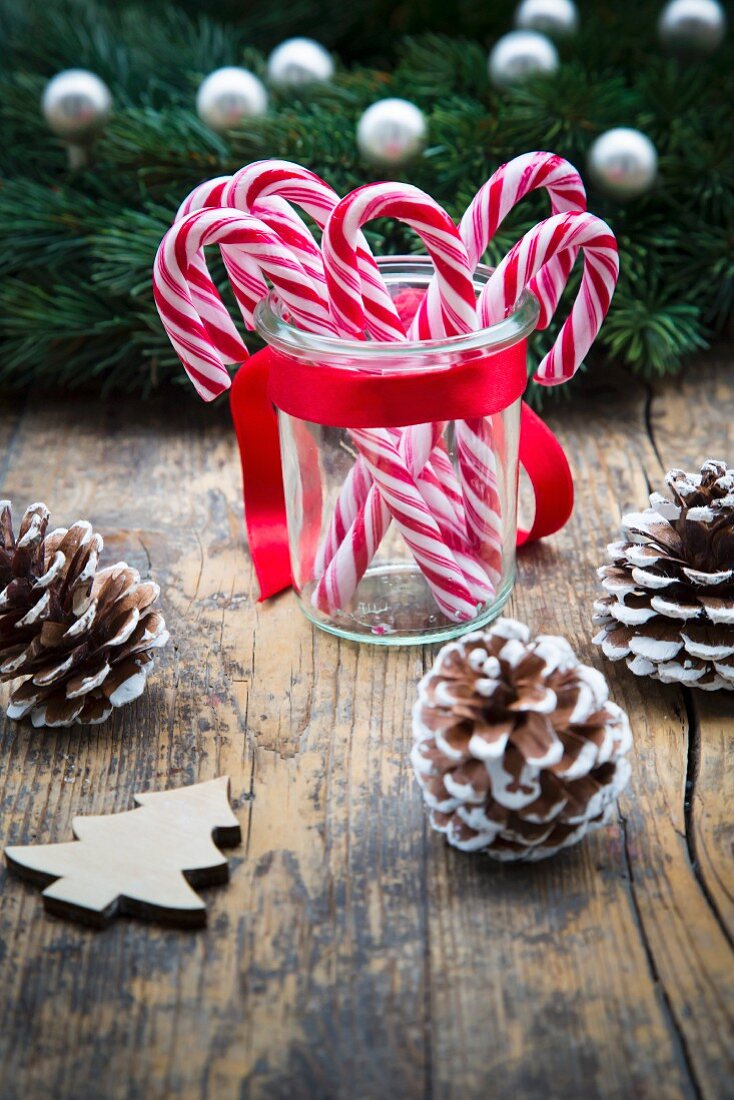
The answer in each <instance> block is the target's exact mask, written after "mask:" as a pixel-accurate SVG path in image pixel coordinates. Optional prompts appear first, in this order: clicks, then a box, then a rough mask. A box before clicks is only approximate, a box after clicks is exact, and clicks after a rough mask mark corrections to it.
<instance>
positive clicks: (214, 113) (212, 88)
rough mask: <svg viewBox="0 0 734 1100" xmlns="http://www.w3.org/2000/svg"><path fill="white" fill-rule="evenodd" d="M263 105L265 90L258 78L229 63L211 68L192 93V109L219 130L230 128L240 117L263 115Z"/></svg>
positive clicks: (266, 100) (221, 131)
mask: <svg viewBox="0 0 734 1100" xmlns="http://www.w3.org/2000/svg"><path fill="white" fill-rule="evenodd" d="M267 107H268V93H267V92H266V91H265V86H264V84H263V83H262V81H261V80H258V78H257V77H256V76H255V75H254V74H253V73H251V72H248V71H247V69H238V68H235V67H234V66H232V65H227V66H225V67H224V68H223V69H215V71H214V72H213V73H210V74H209V76H208V77H207V78H206V80H204V81H202V83H201V84H200V85H199V90H198V92H197V93H196V113H197V114H198V116H199V118H200V119H201V120H202V122H205V123H206V124H207V126H210V127H211V128H212V130H216V131H217V133H220V134H222V133H225V132H226V131H227V130H232V129H234V127H235V126H238V125H239V123H240V122H241V121H242V119H243V118H252V117H256V116H257V115H264V114H265V112H266V110H267Z"/></svg>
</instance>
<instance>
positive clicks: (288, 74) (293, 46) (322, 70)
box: [268, 38, 334, 86]
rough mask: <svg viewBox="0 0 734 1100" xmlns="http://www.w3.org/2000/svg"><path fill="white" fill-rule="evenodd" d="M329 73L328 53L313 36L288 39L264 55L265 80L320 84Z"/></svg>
mask: <svg viewBox="0 0 734 1100" xmlns="http://www.w3.org/2000/svg"><path fill="white" fill-rule="evenodd" d="M333 75H334V62H333V61H332V59H331V55H330V54H329V52H328V50H325V49H324V47H323V46H322V45H321V44H320V43H319V42H315V41H314V39H313V38H289V39H287V41H285V42H281V44H280V45H279V46H276V48H275V49H274V50H273V52H272V53H271V55H270V57H269V58H268V80H269V81H271V83H273V84H280V85H290V86H296V85H299V84H316V83H323V82H324V81H327V80H330V79H331V77H332V76H333Z"/></svg>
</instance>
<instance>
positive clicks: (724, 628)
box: [594, 460, 734, 691]
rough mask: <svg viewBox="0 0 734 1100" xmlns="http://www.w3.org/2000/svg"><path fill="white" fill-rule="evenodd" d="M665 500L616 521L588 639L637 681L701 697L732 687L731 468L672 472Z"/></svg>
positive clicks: (711, 465)
mask: <svg viewBox="0 0 734 1100" xmlns="http://www.w3.org/2000/svg"><path fill="white" fill-rule="evenodd" d="M665 480H666V483H667V484H668V486H669V488H670V490H671V493H672V495H673V500H669V499H667V498H666V497H664V496H662V495H661V494H660V493H653V494H652V495H651V497H650V505H651V507H650V508H647V509H646V510H645V511H644V512H641V513H639V514H638V513H632V514H630V515H627V516H624V517H623V519H622V535H623V540H622V541H621V542H614V543H612V544H611V545H610V546H609V547H608V548H607V553H608V556H609V560H610V561H611V563H612V564H611V565H603V566H602V567H601V569H600V570H599V576H600V577H601V581H602V586H603V587H604V588H605V589H606V591H607V592H608V593H609V595H607V596H605V597H604V598H603V599H600V600H598V601H597V603H596V604H595V605H594V611H595V618H594V621H595V622H596V623H599V624H600V625H601V627H602V629H601V630H600V631H599V633H598V634H597V635H596V637H595V638H594V641H595V642H596V643H597V645H600V646H601V648H602V650H603V652H604V653H605V655H606V656H607V657H609V658H610V659H611V660H612V661H619V660H621V659H622V658H623V657H624V658H626V659H627V666H628V668H630V669H631V670H632V672H634V673H635V674H636V675H637V676H652V677H654V678H655V679H656V680H662V681H663V683H666V684H669V683H678V682H680V683H683V684H690V685H692V686H693V687H698V688H703V689H704V690H705V691H715V690H717V689H718V688H728V689H729V690H732V689H734V470H729V469H727V467H726V463H724V462H717V461H714V460H709V461H708V462H705V463H704V464H703V466H702V467H701V473H700V474H687V473H684V471H683V470H671V471H670V473H669V474H668V475H667V477H666V479H665Z"/></svg>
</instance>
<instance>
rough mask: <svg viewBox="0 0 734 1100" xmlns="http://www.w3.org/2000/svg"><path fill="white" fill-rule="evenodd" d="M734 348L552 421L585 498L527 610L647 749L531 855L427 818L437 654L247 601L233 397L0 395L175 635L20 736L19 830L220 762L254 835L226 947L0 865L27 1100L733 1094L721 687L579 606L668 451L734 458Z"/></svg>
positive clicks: (20, 485)
mask: <svg viewBox="0 0 734 1100" xmlns="http://www.w3.org/2000/svg"><path fill="white" fill-rule="evenodd" d="M729 364H730V360H728V359H727V358H726V357H725V356H721V357H719V359H718V360H717V359H716V358H715V357H712V358H711V359H710V360H707V361H705V362H703V363H701V364H695V365H694V367H692V368H691V370H690V371H689V373H688V375H687V376H686V378H685V379H684V380H683V381H682V382H681V383H680V384H675V383H673V384H668V385H667V386H666V387H665V388H662V387H661V388H659V389H657V388H656V389H655V390H654V391H653V390H648V389H647V388H645V387H643V386H642V385H640V384H638V383H630V381H629V380H628V379H624V378H622V377H620V376H615V375H613V374H612V373H609V374H608V375H603V374H602V373H601V372H600V373H599V374H598V376H597V378H596V379H595V380H593V381H592V382H591V383H590V384H589V386H588V387H587V392H585V393H583V394H581V395H580V396H579V397H578V398H577V399H576V400H575V401H574V403H572V404H566V403H563V404H562V405H559V406H558V407H557V409H556V410H555V411H554V412H553V415H552V420H553V424H554V427H555V428H557V429H558V430H559V432H560V434H561V435H562V437H563V439H564V442H565V444H566V445H567V447H568V450H569V453H570V456H571V461H572V465H573V468H574V472H575V475H576V478H577V486H578V503H577V506H576V511H575V514H574V517H573V519H572V521H571V524H570V525H569V527H568V528H567V530H566V531H565V532H564V533H563V535H562V536H559V537H557V538H555V539H552V540H549V542H548V543H547V545H544V546H541V547H536V548H534V549H529V550H528V551H527V552H525V553H523V555H522V557H521V561H520V568H519V577H518V587H517V590H516V593H515V596H514V597H513V601H512V604H511V607H510V612H511V613H513V614H516V615H517V616H518V617H521V618H525V619H526V620H528V621H529V622H531V623H532V625H533V626H534V627H535V628H536V629H537V630H543V631H546V632H549V631H551V632H552V631H555V632H559V633H563V634H565V635H567V636H568V637H569V638H570V640H571V642H572V643H573V644H574V645H575V647H576V648H577V650H578V651H579V653H581V654H582V655H583V657H584V659H586V660H589V661H590V662H591V663H593V664H595V665H596V666H597V667H599V668H602V669H604V671H605V672H606V673H607V674H608V675H609V677H610V680H611V684H612V694H613V697H614V698H615V699H616V700H617V701H618V702H619V703H620V704H621V705H622V706H625V707H626V708H627V709H628V710H629V713H630V717H631V719H632V724H633V730H634V733H635V737H636V749H635V753H634V759H633V780H632V785H631V788H630V790H629V791H628V793H627V794H626V795H625V797H624V799H623V802H622V805H621V807H620V817H619V820H618V823H617V824H616V825H615V826H613V827H612V828H611V829H609V830H607V831H605V832H603V833H599V834H596V835H595V836H593V837H592V838H591V839H590V840H589V841H588V842H587V843H585V844H584V845H581V846H580V847H579V848H577V849H575V850H572V851H569V852H567V853H564V854H563V855H561V856H560V857H559V858H557V859H555V860H553V861H549V862H547V863H545V864H540V865H538V866H536V867H521V868H510V867H504V866H499V867H498V866H494V865H493V864H491V863H488V862H486V861H484V860H482V859H477V858H476V857H470V856H466V855H463V854H461V853H458V852H455V851H452V850H449V849H447V848H446V846H445V845H444V842H443V840H442V838H440V837H438V836H436V835H434V834H431V833H429V832H428V830H427V828H426V824H425V820H424V816H423V811H422V806H421V801H420V796H419V793H418V790H417V788H416V786H415V784H414V782H413V779H412V774H411V770H410V767H409V764H408V762H407V752H408V749H409V745H410V729H409V721H408V714H409V708H410V705H411V703H412V699H413V694H414V691H415V684H416V682H417V679H418V677H419V676H420V675H421V672H422V670H423V668H424V666H425V662H426V661H427V660H429V658H430V653H429V652H422V651H421V650H419V649H416V650H411V649H406V650H397V651H382V650H379V649H372V648H369V647H361V648H358V647H356V646H353V645H350V644H348V643H342V642H340V641H338V640H337V639H335V638H331V637H329V636H327V635H325V634H321V633H317V632H314V631H313V630H312V628H311V627H310V626H309V625H308V624H307V623H306V621H305V620H304V619H303V617H302V616H300V614H299V612H298V611H297V609H296V606H295V601H294V599H293V596H292V595H290V594H288V595H284V596H281V597H279V598H278V599H276V600H274V601H271V602H269V603H268V604H264V605H260V604H257V603H256V602H255V597H256V590H255V585H254V582H253V578H252V573H251V570H250V566H249V560H248V558H247V553H246V548H245V544H244V535H243V530H242V521H241V505H240V487H239V472H238V467H237V462H236V457H235V447H234V441H233V439H232V436H231V431H230V428H229V426H228V421H227V417H226V412H225V410H216V409H211V408H209V409H203V408H199V407H197V406H196V405H195V404H194V403H193V402H190V401H187V400H184V399H181V398H178V397H177V398H176V399H175V400H174V401H172V402H170V404H169V403H168V402H167V401H166V400H156V401H154V402H152V403H149V404H140V403H135V402H127V401H115V402H110V403H102V404H100V403H96V402H92V401H84V400H76V401H64V402H55V403H54V404H51V403H49V404H47V405H44V404H42V403H40V404H39V403H35V404H34V405H32V406H30V405H29V406H28V407H27V408H25V409H12V408H10V407H6V408H2V407H0V445H2V447H3V449H4V454H5V461H4V464H3V465H2V466H1V467H0V469H1V470H2V479H3V484H2V492H3V494H4V495H6V496H10V497H12V499H13V500H14V501H15V502H16V507H22V506H23V505H25V504H26V503H28V502H29V501H30V500H35V499H39V498H42V499H46V500H47V502H48V503H49V505H50V506H51V508H52V512H53V518H54V519H56V520H57V521H58V522H66V521H70V520H73V519H74V518H76V517H77V516H85V517H88V518H89V519H90V520H92V521H93V522H94V524H95V526H96V527H98V528H99V529H100V530H102V531H103V532H107V533H109V534H108V537H107V540H106V550H107V552H108V554H109V559H108V560H116V559H118V558H120V557H126V558H127V559H128V560H129V561H130V562H131V563H132V564H135V565H136V566H137V567H139V568H140V569H141V572H142V573H143V574H147V573H151V572H152V574H153V576H154V577H155V579H156V580H158V581H159V582H160V584H161V586H162V589H163V604H164V612H165V615H166V620H167V623H168V625H169V627H170V629H171V632H172V635H173V638H174V640H175V643H176V644H175V648H174V647H171V648H170V649H169V650H168V651H167V652H164V654H163V656H162V662H161V668H160V670H159V671H158V672H157V673H156V674H155V676H154V678H153V679H152V681H151V685H150V688H149V690H148V691H147V692H146V694H145V695H144V696H143V697H142V698H141V699H140V700H138V701H137V702H136V703H135V704H134V705H133V706H132V707H130V708H128V709H126V710H123V711H121V712H116V714H115V715H114V717H113V719H112V720H111V721H110V722H109V724H107V725H105V726H104V727H101V728H95V729H92V730H91V731H87V730H82V729H74V730H71V731H49V732H45V733H42V732H38V731H32V730H29V729H27V728H26V727H25V725H23V724H21V725H13V724H10V723H4V724H3V725H2V726H1V727H0V753H1V754H2V755H1V756H0V759H1V760H2V766H1V767H0V840H2V843H3V844H8V843H15V844H26V843H39V842H44V843H49V842H54V841H59V840H64V839H66V838H68V836H69V834H70V825H71V819H72V817H74V816H75V815H77V814H90V813H108V812H112V811H115V810H122V809H126V808H128V807H129V805H130V801H131V795H132V792H133V791H135V790H145V789H146V788H154V787H159V786H160V785H161V783H162V782H170V783H171V784H173V783H180V784H183V783H193V782H197V781H201V780H205V779H210V778H214V777H215V776H216V775H222V774H229V775H230V776H231V780H232V792H233V806H234V807H235V812H236V813H237V815H238V817H239V820H240V823H241V825H242V832H243V845H242V848H241V849H234V850H233V851H232V853H230V869H231V881H230V884H229V885H228V886H227V887H226V888H225V889H217V890H212V891H204V895H205V896H206V900H207V904H208V908H209V928H208V929H207V930H206V931H203V932H197V933H191V932H189V933H184V932H179V931H173V930H167V929H162V928H157V927H152V926H147V925H143V926H141V925H140V924H137V923H135V922H132V921H125V920H120V921H117V922H115V924H114V925H112V926H111V927H110V928H109V929H107V930H106V931H105V932H104V933H102V934H94V933H90V932H88V931H86V930H84V929H81V928H77V927H75V926H74V925H72V924H70V923H68V922H64V921H60V920H57V919H54V918H52V917H49V916H48V915H46V914H45V913H44V912H43V911H42V909H41V906H40V905H39V904H38V897H37V896H36V893H35V891H34V890H33V889H32V888H30V887H28V886H26V885H25V884H23V883H19V882H17V881H16V880H14V879H10V878H9V877H8V876H7V875H6V873H5V872H4V871H3V872H2V873H0V898H1V902H2V905H1V909H0V974H2V979H1V980H0V1096H2V1097H3V1100H20V1098H21V1097H22V1098H24V1100H28V1098H31V1100H33V1098H35V1097H36V1096H44V1097H46V1096H49V1095H50V1096H53V1097H54V1098H59V1100H67V1098H68V1100H81V1098H83V1100H136V1098H138V1097H145V1098H146V1100H158V1098H163V1097H169V1096H173V1095H176V1096H177V1097H182V1098H184V1100H188V1098H212V1100H229V1098H233V1100H249V1098H250V1097H253V1098H260V1097H268V1098H269V1100H272V1098H275V1100H278V1098H280V1097H283V1098H286V1097H287V1098H289V1100H291V1098H295V1100H300V1098H304V1100H306V1098H309V1100H310V1098H319V1100H320V1098H332V1097H333V1098H341V1097H346V1098H349V1100H372V1098H379V1100H382V1098H383V1097H386V1096H390V1097H400V1098H401V1100H413V1098H423V1097H425V1098H428V1097H430V1098H432V1100H444V1098H446V1100H450V1098H454V1097H457V1098H458V1097H461V1100H467V1098H473V1097H475V1096H476V1097H479V1096H492V1097H495V1096H496V1097H505V1096H510V1095H513V1094H514V1095H517V1096H518V1097H521V1098H522V1100H545V1098H547V1097H561V1096H563V1097H564V1098H571V1100H574V1098H576V1097H578V1098H582V1097H583V1098H584V1100H593V1098H596V1097H599V1098H603V1100H607V1098H617V1097H618V1098H620V1100H622V1098H625V1100H626V1098H629V1097H650V1098H655V1100H657V1098H658V1097H662V1098H667V1097H670V1098H671V1100H677V1098H679V1097H697V1096H701V1097H705V1098H707V1100H708V1098H711V1100H720V1098H721V1097H726V1096H730V1095H734V1091H733V1090H732V1084H731V1082H732V1079H733V1078H732V1065H731V1034H732V1030H731V1028H732V1021H731V1013H732V1008H733V1006H734V995H733V990H732V973H733V970H732V953H731V948H730V937H731V929H732V925H731V921H732V894H733V892H734V891H733V889H732V867H733V865H734V853H733V852H732V844H731V841H732V834H731V801H730V802H729V806H728V807H727V805H726V801H725V800H726V797H727V794H729V795H730V793H731V792H730V788H729V790H728V791H727V786H726V784H727V783H731V778H730V777H731V768H730V769H729V778H728V779H726V778H725V772H724V767H725V765H726V763H727V754H729V763H730V762H731V761H730V755H731V751H732V750H731V743H732V742H731V734H732V732H733V731H732V718H731V711H732V706H731V701H730V700H729V699H726V700H724V699H718V698H710V697H707V698H705V699H704V700H699V699H698V698H697V697H696V696H697V695H698V693H691V692H689V693H686V692H684V691H682V690H679V689H675V688H666V687H663V686H662V685H659V684H654V683H651V682H647V681H638V680H636V679H635V678H634V677H632V675H631V674H630V673H628V672H627V670H626V669H624V668H620V667H619V666H616V665H614V666H613V665H610V664H608V663H607V662H604V660H603V658H602V657H601V655H600V653H599V652H598V651H597V650H595V648H594V647H593V646H592V645H591V643H590V638H591V634H592V630H591V627H590V621H589V620H590V609H591V601H592V598H593V596H594V593H595V591H596V577H595V573H594V569H595V566H596V565H598V564H599V563H600V562H601V561H602V558H603V553H604V545H605V544H606V542H607V541H609V540H610V538H611V537H612V536H613V535H614V533H615V530H616V527H617V524H618V521H619V517H620V515H621V513H622V511H624V510H628V509H629V508H631V507H639V506H640V505H641V504H643V503H644V501H645V497H646V493H647V491H648V486H649V485H650V484H654V485H655V486H656V487H659V485H660V482H661V479H662V474H663V465H673V464H675V465H685V464H686V463H689V464H695V463H698V462H700V461H701V460H702V459H703V458H705V457H708V455H709V453H713V454H717V455H720V456H721V457H725V458H728V459H729V461H732V457H733V455H734V447H732V442H734V441H733V440H732V435H731V432H732V427H731V425H732V420H733V419H734V418H733V417H732V415H731V411H732V402H734V385H733V384H732V380H731V378H730V365H729ZM722 409H723V410H725V411H724V413H723V414H722ZM694 414H695V415H694ZM689 420H690V421H691V423H688V421H689ZM39 441H42V444H43V445H42V447H39Z"/></svg>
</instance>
